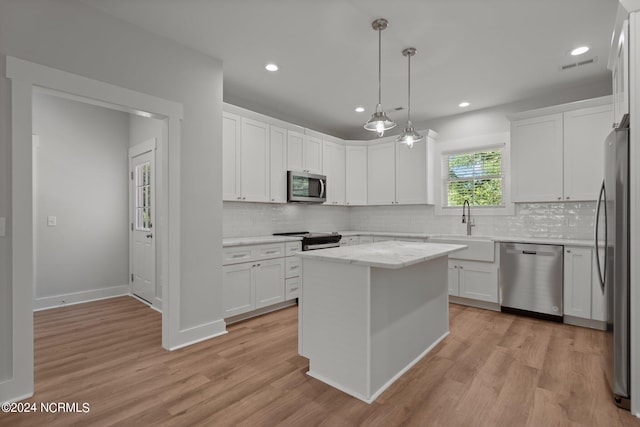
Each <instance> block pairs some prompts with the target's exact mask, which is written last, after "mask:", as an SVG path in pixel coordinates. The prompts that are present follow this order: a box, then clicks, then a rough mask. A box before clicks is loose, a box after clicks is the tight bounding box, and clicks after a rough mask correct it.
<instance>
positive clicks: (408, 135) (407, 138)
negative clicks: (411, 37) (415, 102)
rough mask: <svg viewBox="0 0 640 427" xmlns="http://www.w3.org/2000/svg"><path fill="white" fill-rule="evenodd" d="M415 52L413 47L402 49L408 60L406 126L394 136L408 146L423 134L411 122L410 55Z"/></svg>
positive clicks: (411, 145)
mask: <svg viewBox="0 0 640 427" xmlns="http://www.w3.org/2000/svg"><path fill="white" fill-rule="evenodd" d="M415 54H416V48H415V47H408V48H406V49H404V50H403V51H402V55H404V56H406V57H407V59H408V62H409V84H408V90H407V92H408V99H409V102H408V108H407V127H406V128H404V130H403V131H402V133H401V134H400V136H398V138H396V142H401V143H403V144H407V145H408V146H409V148H411V147H413V143H414V142H418V141H420V140H421V139H422V138H423V136H422V135H420V134H419V133H418V132H416V131H415V130H414V129H413V124H412V123H411V57H412V56H413V55H415Z"/></svg>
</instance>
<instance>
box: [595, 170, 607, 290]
mask: <svg viewBox="0 0 640 427" xmlns="http://www.w3.org/2000/svg"><path fill="white" fill-rule="evenodd" d="M602 196H604V268H603V267H602V266H601V265H600V254H599V253H598V251H599V247H598V246H599V245H598V224H599V222H600V207H601V206H602V201H603V197H602ZM607 225H608V224H607V190H606V189H605V186H604V181H602V187H600V195H599V196H598V205H597V207H596V221H595V226H594V228H595V232H594V235H595V249H596V266H597V267H598V279H599V281H600V288H601V289H602V294H603V295H604V286H605V280H606V278H607V257H608V255H609V245H608V239H607V237H608V236H607V228H608V226H607Z"/></svg>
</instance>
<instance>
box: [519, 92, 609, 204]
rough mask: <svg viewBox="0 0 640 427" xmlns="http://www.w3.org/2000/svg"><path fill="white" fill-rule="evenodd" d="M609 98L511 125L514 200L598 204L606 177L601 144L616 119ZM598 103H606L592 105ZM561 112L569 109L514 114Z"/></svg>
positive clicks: (558, 107) (554, 108)
mask: <svg viewBox="0 0 640 427" xmlns="http://www.w3.org/2000/svg"><path fill="white" fill-rule="evenodd" d="M608 99H610V98H609V97H606V98H603V99H599V100H596V101H590V102H588V104H590V106H588V107H585V108H580V109H573V110H568V111H564V112H557V113H554V114H544V115H538V116H535V117H527V118H522V119H516V120H513V121H512V122H511V174H512V176H511V177H512V185H513V192H512V193H513V194H512V199H513V201H514V202H557V201H563V200H564V201H567V200H596V198H597V196H598V189H599V188H600V183H601V182H602V176H603V169H602V150H603V148H602V146H603V144H604V139H605V137H606V135H607V134H608V133H609V131H610V124H611V119H612V117H611V115H612V112H611V105H610V104H606V101H607V100H608ZM598 103H599V104H601V105H591V104H598ZM603 103H605V104H604V105H602V104H603ZM583 105H584V104H583ZM562 108H569V107H567V106H557V107H551V108H549V109H542V110H538V111H537V112H529V113H519V114H517V115H515V116H522V115H531V114H534V115H535V114H539V113H540V112H544V111H549V110H550V109H552V110H558V109H562ZM540 114H541V113H540Z"/></svg>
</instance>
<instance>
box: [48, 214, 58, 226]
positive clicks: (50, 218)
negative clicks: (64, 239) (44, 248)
mask: <svg viewBox="0 0 640 427" xmlns="http://www.w3.org/2000/svg"><path fill="white" fill-rule="evenodd" d="M57 222H58V219H57V218H56V217H55V216H53V215H49V216H48V217H47V227H55V226H56V225H57Z"/></svg>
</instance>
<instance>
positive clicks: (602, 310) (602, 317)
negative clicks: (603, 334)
mask: <svg viewBox="0 0 640 427" xmlns="http://www.w3.org/2000/svg"><path fill="white" fill-rule="evenodd" d="M595 256H596V252H595V251H594V250H593V249H592V248H585V247H574V246H565V247H564V294H563V297H564V302H563V305H564V314H565V316H571V317H574V318H579V319H586V320H595V321H597V322H596V323H593V322H591V323H587V324H584V325H583V324H582V323H577V324H580V325H582V326H591V327H600V328H602V327H604V326H605V325H604V324H602V323H600V322H605V321H606V320H607V310H606V301H605V298H604V295H603V293H602V288H601V287H600V279H599V278H598V271H597V266H596V260H595ZM601 259H602V257H601ZM567 320H569V321H567ZM565 322H566V323H576V322H575V320H574V321H571V319H567V318H566V317H565Z"/></svg>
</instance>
